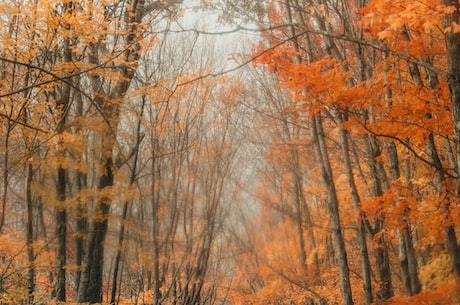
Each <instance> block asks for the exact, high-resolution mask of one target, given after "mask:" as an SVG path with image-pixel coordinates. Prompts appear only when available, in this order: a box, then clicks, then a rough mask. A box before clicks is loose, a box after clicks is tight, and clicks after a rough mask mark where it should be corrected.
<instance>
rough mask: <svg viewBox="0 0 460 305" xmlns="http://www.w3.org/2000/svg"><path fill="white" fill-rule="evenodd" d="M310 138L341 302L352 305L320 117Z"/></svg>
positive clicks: (313, 126) (315, 121)
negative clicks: (324, 196) (324, 200)
mask: <svg viewBox="0 0 460 305" xmlns="http://www.w3.org/2000/svg"><path fill="white" fill-rule="evenodd" d="M311 136H312V139H313V143H314V148H315V155H316V159H317V162H318V164H319V166H320V170H321V176H322V178H323V183H324V187H325V188H326V191H327V210H328V212H329V217H330V226H331V231H332V238H333V245H334V251H335V255H336V257H337V264H338V267H339V272H340V288H341V292H342V300H343V304H344V305H352V304H353V296H352V290H351V283H350V270H349V267H348V258H347V251H346V249H345V241H344V239H343V233H342V224H341V220H340V214H339V200H338V198H337V192H336V189H335V182H334V177H333V174H332V168H331V164H330V161H329V156H328V151H327V147H326V142H325V135H324V131H323V125H322V119H321V117H320V115H315V116H314V117H313V118H312V120H311Z"/></svg>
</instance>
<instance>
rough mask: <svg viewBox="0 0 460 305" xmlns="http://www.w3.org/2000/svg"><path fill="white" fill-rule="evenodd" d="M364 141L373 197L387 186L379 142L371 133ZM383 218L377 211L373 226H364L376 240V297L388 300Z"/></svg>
mask: <svg viewBox="0 0 460 305" xmlns="http://www.w3.org/2000/svg"><path fill="white" fill-rule="evenodd" d="M365 141H366V150H367V154H368V159H369V168H370V176H371V181H372V193H373V195H374V196H375V197H380V196H382V195H383V192H384V190H387V189H388V188H389V183H388V178H387V177H386V173H385V169H384V168H383V165H382V163H381V162H380V161H376V158H377V157H378V156H380V154H381V148H380V147H379V145H380V144H379V143H378V141H377V140H376V139H375V137H373V136H372V135H368V136H367V139H365ZM376 204H377V203H376ZM384 220H385V215H384V214H383V213H379V215H376V216H375V218H374V224H373V226H372V225H371V224H370V222H366V227H367V229H368V231H369V232H370V233H371V235H372V237H373V238H374V239H375V241H376V242H377V247H376V249H375V259H376V266H377V273H378V275H379V291H378V292H377V298H378V299H381V300H388V299H389V298H391V297H392V296H393V294H394V292H393V283H392V280H391V268H390V256H389V253H388V247H387V243H386V240H385V234H383V232H382V230H383V228H384ZM377 234H378V235H377Z"/></svg>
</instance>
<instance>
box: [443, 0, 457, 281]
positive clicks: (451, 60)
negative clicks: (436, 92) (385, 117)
mask: <svg viewBox="0 0 460 305" xmlns="http://www.w3.org/2000/svg"><path fill="white" fill-rule="evenodd" d="M443 3H444V4H445V5H446V6H453V7H455V8H456V9H455V11H454V12H453V13H451V14H447V15H446V17H445V24H446V25H449V26H450V25H452V23H453V22H454V23H456V24H460V3H459V2H458V1H457V0H443ZM446 52H447V67H448V79H447V82H448V85H449V90H450V101H451V107H452V121H453V125H454V143H455V150H456V157H457V166H456V167H457V174H458V173H459V169H460V56H459V54H460V33H459V32H453V31H448V32H447V33H446ZM458 196H460V179H459V180H458V182H457V197H458ZM446 241H447V249H448V250H449V254H450V259H451V261H452V268H453V270H454V274H455V277H456V279H457V282H458V283H459V282H460V247H459V245H458V241H457V236H456V233H455V228H454V226H453V225H452V226H449V227H447V228H446Z"/></svg>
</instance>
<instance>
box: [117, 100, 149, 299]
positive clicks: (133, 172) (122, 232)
mask: <svg viewBox="0 0 460 305" xmlns="http://www.w3.org/2000/svg"><path fill="white" fill-rule="evenodd" d="M145 101H146V100H145V99H143V101H142V106H141V111H140V115H139V117H140V118H141V117H142V116H143V113H144V106H145ZM141 140H142V139H141V120H140V119H139V121H138V123H137V130H136V143H135V147H134V148H133V149H134V160H133V165H132V169H131V176H130V179H129V185H130V186H132V185H134V183H135V182H136V171H137V160H138V157H139V146H140V144H141ZM128 205H129V202H128V201H125V202H124V203H123V210H122V215H121V225H120V232H119V233H118V247H117V254H116V255H115V262H114V269H113V277H112V292H111V295H110V304H115V298H116V294H117V283H118V272H119V267H120V261H121V255H122V251H123V244H124V239H125V220H126V218H127V216H128Z"/></svg>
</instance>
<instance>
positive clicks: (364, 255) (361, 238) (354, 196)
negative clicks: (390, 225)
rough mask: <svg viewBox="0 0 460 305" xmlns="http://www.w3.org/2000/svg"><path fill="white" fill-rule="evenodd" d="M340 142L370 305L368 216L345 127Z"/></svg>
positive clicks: (365, 289)
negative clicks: (362, 208) (356, 214)
mask: <svg viewBox="0 0 460 305" xmlns="http://www.w3.org/2000/svg"><path fill="white" fill-rule="evenodd" d="M342 116H343V114H341V113H339V114H338V119H339V125H340V124H341V123H342V122H343V121H344V120H343V119H342ZM339 136H340V143H341V146H342V154H343V160H344V165H345V172H346V175H347V179H348V185H349V187H350V195H351V200H352V202H353V209H354V210H355V211H356V212H357V213H358V215H359V216H358V217H359V219H358V220H357V225H358V231H357V239H358V244H359V249H360V252H361V268H362V272H363V290H364V299H365V302H366V303H365V304H366V305H370V304H371V303H372V300H373V295H372V279H371V265H370V261H369V251H368V248H367V241H366V229H365V225H364V219H365V218H366V216H365V215H364V213H362V211H361V199H360V196H359V192H358V188H357V187H356V182H355V177H354V174H353V167H352V164H351V158H350V148H349V146H350V145H349V137H350V135H349V133H348V131H347V130H345V129H340V133H339Z"/></svg>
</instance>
